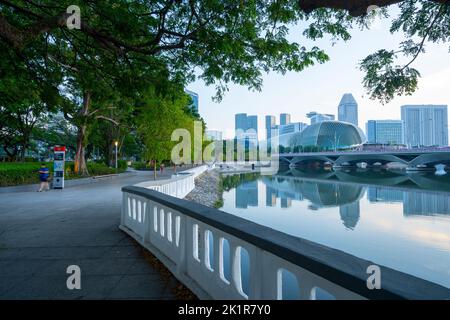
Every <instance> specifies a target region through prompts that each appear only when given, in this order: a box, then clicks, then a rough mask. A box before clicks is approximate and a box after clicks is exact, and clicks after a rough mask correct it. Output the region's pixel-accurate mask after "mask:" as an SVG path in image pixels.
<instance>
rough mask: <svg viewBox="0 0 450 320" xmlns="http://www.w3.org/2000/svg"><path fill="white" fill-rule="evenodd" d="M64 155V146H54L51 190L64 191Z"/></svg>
mask: <svg viewBox="0 0 450 320" xmlns="http://www.w3.org/2000/svg"><path fill="white" fill-rule="evenodd" d="M65 155H66V147H65V146H55V147H54V148H53V159H54V161H53V189H64V160H65Z"/></svg>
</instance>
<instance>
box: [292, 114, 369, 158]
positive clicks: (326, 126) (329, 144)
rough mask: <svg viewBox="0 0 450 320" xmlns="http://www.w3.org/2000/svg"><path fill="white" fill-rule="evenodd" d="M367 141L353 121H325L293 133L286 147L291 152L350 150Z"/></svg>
mask: <svg viewBox="0 0 450 320" xmlns="http://www.w3.org/2000/svg"><path fill="white" fill-rule="evenodd" d="M366 142H367V139H366V136H365V135H364V133H363V132H362V130H361V129H360V128H358V127H357V126H355V125H353V124H351V123H348V122H342V121H323V122H319V123H316V124H313V125H310V126H308V127H306V128H305V129H304V130H303V131H301V132H298V133H296V134H294V135H292V136H291V137H290V139H289V143H288V144H289V145H288V146H287V145H285V146H284V147H285V148H286V147H287V148H288V149H289V150H290V151H291V152H301V151H327V150H328V151H330V150H348V149H354V148H357V147H359V146H361V145H363V144H364V143H366ZM309 149H311V150H309Z"/></svg>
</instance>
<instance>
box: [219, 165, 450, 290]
mask: <svg viewBox="0 0 450 320" xmlns="http://www.w3.org/2000/svg"><path fill="white" fill-rule="evenodd" d="M224 187H225V191H224V194H223V198H224V204H223V207H222V208H221V210H223V211H226V212H229V213H232V214H235V215H237V216H240V217H242V218H245V219H248V220H251V221H254V222H256V223H259V224H262V225H265V226H268V227H270V228H273V229H277V230H280V231H282V232H285V233H288V234H290V235H294V236H298V237H301V238H305V239H308V240H311V241H314V242H317V243H320V244H323V245H326V246H329V247H332V248H335V249H339V250H342V251H345V252H347V253H350V254H353V255H355V256H357V257H360V258H363V259H367V260H370V261H373V262H375V263H377V264H380V265H384V266H388V267H391V268H393V269H396V270H399V271H403V272H405V273H409V274H412V275H414V276H417V277H420V278H423V279H426V280H429V281H432V282H435V283H438V284H441V285H443V286H445V287H448V288H450V176H449V175H446V176H436V175H434V174H433V173H427V174H424V173H414V174H406V173H405V172H401V171H398V172H394V171H382V170H380V171H371V170H362V169H361V170H352V171H344V170H340V171H336V172H333V171H325V170H323V171H302V170H299V169H292V170H287V171H285V172H280V173H279V174H277V175H274V176H260V175H257V174H245V175H231V176H224Z"/></svg>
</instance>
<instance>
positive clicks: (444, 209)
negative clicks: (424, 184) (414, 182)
mask: <svg viewBox="0 0 450 320" xmlns="http://www.w3.org/2000/svg"><path fill="white" fill-rule="evenodd" d="M403 214H405V215H406V216H408V215H426V216H430V215H441V214H450V197H449V195H448V194H432V193H420V192H404V193H403Z"/></svg>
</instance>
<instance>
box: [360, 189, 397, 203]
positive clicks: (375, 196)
mask: <svg viewBox="0 0 450 320" xmlns="http://www.w3.org/2000/svg"><path fill="white" fill-rule="evenodd" d="M367 200H369V201H370V202H388V203H392V202H403V191H402V190H398V189H391V188H382V187H368V188H367Z"/></svg>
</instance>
